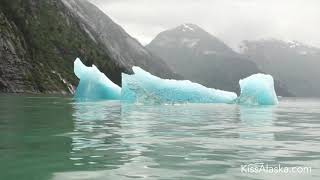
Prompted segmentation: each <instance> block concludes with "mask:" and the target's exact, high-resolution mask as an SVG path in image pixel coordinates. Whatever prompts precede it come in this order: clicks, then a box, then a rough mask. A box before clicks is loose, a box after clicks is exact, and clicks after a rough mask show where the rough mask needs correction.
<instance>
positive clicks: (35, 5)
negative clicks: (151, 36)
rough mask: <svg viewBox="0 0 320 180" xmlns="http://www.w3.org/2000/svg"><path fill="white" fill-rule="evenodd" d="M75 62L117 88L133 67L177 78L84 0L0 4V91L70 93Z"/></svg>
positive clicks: (8, 0)
mask: <svg viewBox="0 0 320 180" xmlns="http://www.w3.org/2000/svg"><path fill="white" fill-rule="evenodd" d="M76 57H80V58H81V59H82V61H83V62H84V63H85V64H86V65H92V64H95V65H96V66H97V67H98V68H99V69H100V70H101V71H102V72H104V73H105V74H106V75H107V76H108V77H109V78H110V79H111V80H112V81H114V82H115V83H117V84H119V85H120V84H121V72H131V66H132V65H138V66H141V67H143V68H145V69H146V70H149V71H150V72H152V73H154V74H157V75H163V76H165V77H174V76H176V75H175V74H174V73H172V71H171V70H170V68H169V67H168V66H167V65H166V64H165V63H164V62H163V61H162V60H161V59H160V58H157V57H155V56H153V55H152V54H150V53H149V52H148V51H146V49H145V48H144V47H143V46H141V45H140V44H139V43H138V42H137V41H136V40H135V39H133V38H132V37H130V36H129V35H128V34H127V33H126V32H125V31H124V30H123V29H122V28H121V27H119V26H118V25H117V24H115V23H114V22H112V20H111V19H110V18H108V17H107V16H106V15H105V14H104V13H102V12H101V11H100V10H99V9H98V8H96V7H95V6H93V5H92V4H90V3H89V2H87V1H86V0H1V1H0V92H16V93H17V92H20V93H22V92H29V93H63V94H65V93H71V92H73V91H74V86H76V85H77V83H78V79H77V78H76V76H75V75H74V73H73V61H74V59H75V58H76Z"/></svg>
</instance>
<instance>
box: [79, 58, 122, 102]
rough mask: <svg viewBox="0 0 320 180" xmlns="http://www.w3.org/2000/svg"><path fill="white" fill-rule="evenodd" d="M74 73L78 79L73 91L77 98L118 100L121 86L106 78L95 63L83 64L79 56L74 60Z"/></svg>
mask: <svg viewBox="0 0 320 180" xmlns="http://www.w3.org/2000/svg"><path fill="white" fill-rule="evenodd" d="M74 73H75V74H76V76H77V77H78V78H79V79H80V82H79V85H78V87H77V90H76V92H75V98H76V99H78V100H103V99H108V100H119V99H120V95H121V88H120V87H119V86H118V85H116V84H115V83H113V82H112V81H111V80H110V79H108V78H107V77H106V76H105V75H104V74H103V73H102V72H100V71H99V70H98V68H97V67H96V66H95V65H92V67H87V66H85V65H84V64H83V63H82V62H81V60H80V59H79V58H77V59H76V60H75V62H74Z"/></svg>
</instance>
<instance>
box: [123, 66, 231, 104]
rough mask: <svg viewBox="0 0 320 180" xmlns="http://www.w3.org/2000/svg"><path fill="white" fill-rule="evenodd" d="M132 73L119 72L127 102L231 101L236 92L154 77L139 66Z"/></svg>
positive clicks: (124, 97) (124, 99) (186, 81)
mask: <svg viewBox="0 0 320 180" xmlns="http://www.w3.org/2000/svg"><path fill="white" fill-rule="evenodd" d="M132 69H133V71H134V74H133V75H127V74H122V93H121V98H122V100H123V101H125V102H129V103H143V104H154V103H168V104H171V103H232V102H233V101H234V100H235V99H236V98H237V94H236V93H233V92H227V91H221V90H217V89H211V88H207V87H205V86H202V85H200V84H197V83H193V82H191V81H188V80H183V81H182V80H169V79H161V78H159V77H156V76H154V75H152V74H150V73H148V72H146V71H144V70H143V69H141V68H139V67H133V68H132Z"/></svg>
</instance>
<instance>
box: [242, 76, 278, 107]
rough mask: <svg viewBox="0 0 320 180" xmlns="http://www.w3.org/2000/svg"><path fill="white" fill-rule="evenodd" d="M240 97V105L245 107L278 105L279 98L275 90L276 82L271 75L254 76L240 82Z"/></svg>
mask: <svg viewBox="0 0 320 180" xmlns="http://www.w3.org/2000/svg"><path fill="white" fill-rule="evenodd" d="M239 84H240V89H241V93H240V97H239V98H238V99H237V103H238V104H245V105H276V104H278V97H277V94H276V91H275V89H274V80H273V77H272V76H271V75H266V74H254V75H252V76H250V77H247V78H245V79H242V80H240V81H239Z"/></svg>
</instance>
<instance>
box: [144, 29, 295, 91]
mask: <svg viewBox="0 0 320 180" xmlns="http://www.w3.org/2000/svg"><path fill="white" fill-rule="evenodd" d="M146 47H147V48H148V49H149V50H150V51H151V52H153V53H155V54H157V55H158V56H160V57H162V58H163V59H164V60H165V61H166V62H167V63H168V64H169V65H170V66H171V67H172V68H173V69H174V70H175V71H176V72H177V73H179V74H181V75H182V76H184V77H185V78H186V79H190V80H192V81H194V82H197V83H200V84H202V85H205V86H207V87H211V88H218V89H224V90H227V91H233V92H237V93H238V94H239V93H240V87H239V83H238V82H239V80H240V79H243V78H246V77H248V76H250V75H252V74H256V73H261V72H262V73H263V72H264V71H263V70H261V69H259V68H258V67H257V65H256V64H255V63H254V62H252V61H250V60H249V59H248V58H246V57H245V56H243V55H241V54H239V53H237V52H235V51H234V50H232V49H231V48H230V47H228V46H227V45H226V44H225V43H224V42H222V41H221V40H219V39H218V38H216V37H214V36H213V35H211V34H209V33H208V32H206V31H205V30H203V29H202V28H200V27H199V26H197V25H194V24H183V25H181V26H178V27H176V28H173V29H169V30H166V31H163V32H161V33H160V34H159V35H157V36H156V37H155V39H154V40H152V42H151V43H150V44H148V45H147V46H146ZM266 73H268V72H266ZM275 80H276V82H275V88H276V91H277V93H278V95H280V96H291V95H292V94H291V93H289V92H288V90H287V89H286V87H285V86H284V85H283V84H282V82H280V81H279V79H277V78H275Z"/></svg>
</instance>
